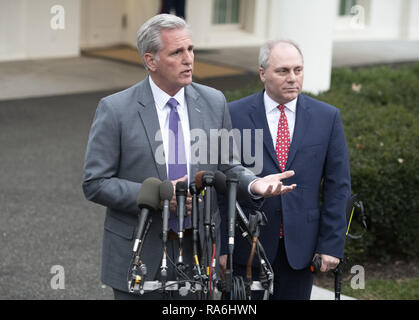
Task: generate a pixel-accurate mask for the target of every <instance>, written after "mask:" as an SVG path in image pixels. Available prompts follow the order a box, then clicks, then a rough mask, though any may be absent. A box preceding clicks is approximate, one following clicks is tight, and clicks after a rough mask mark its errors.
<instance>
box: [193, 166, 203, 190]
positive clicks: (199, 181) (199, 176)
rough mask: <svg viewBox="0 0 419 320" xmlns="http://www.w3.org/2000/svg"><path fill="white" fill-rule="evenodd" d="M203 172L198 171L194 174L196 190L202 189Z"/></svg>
mask: <svg viewBox="0 0 419 320" xmlns="http://www.w3.org/2000/svg"><path fill="white" fill-rule="evenodd" d="M204 173H205V171H199V172H198V173H197V174H196V175H195V184H196V188H197V189H198V190H202V189H203V188H204V187H203V185H202V175H203V174H204Z"/></svg>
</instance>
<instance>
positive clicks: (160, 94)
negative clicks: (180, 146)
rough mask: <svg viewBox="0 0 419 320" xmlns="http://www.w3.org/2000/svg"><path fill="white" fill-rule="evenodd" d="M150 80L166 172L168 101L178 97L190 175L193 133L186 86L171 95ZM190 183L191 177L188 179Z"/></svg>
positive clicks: (167, 158)
mask: <svg viewBox="0 0 419 320" xmlns="http://www.w3.org/2000/svg"><path fill="white" fill-rule="evenodd" d="M148 79H149V81H150V87H151V92H152V93H153V98H154V103H155V104H156V110H157V116H158V118H159V123H160V130H161V132H162V140H163V147H164V157H165V159H166V172H167V174H169V170H168V168H169V166H168V163H169V143H168V141H169V116H170V107H169V106H168V105H167V102H168V101H169V99H170V98H174V99H176V101H177V102H178V103H179V105H178V107H177V111H178V114H179V118H180V122H181V124H182V130H183V139H184V145H185V152H186V163H187V166H186V167H187V170H188V177H189V174H190V159H191V156H190V153H191V141H190V139H191V135H190V129H189V117H188V107H187V105H186V99H185V88H182V89H180V90H179V91H178V92H177V93H176V94H175V95H174V96H173V97H171V96H169V95H168V94H167V93H166V92H164V91H163V90H162V89H160V88H159V87H158V86H157V85H156V84H155V83H154V81H153V79H151V77H148ZM188 185H189V179H188Z"/></svg>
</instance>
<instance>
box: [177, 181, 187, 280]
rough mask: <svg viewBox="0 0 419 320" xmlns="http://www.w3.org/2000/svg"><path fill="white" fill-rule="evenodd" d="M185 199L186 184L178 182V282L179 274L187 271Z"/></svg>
mask: <svg viewBox="0 0 419 320" xmlns="http://www.w3.org/2000/svg"><path fill="white" fill-rule="evenodd" d="M185 197H186V184H185V183H184V182H178V183H177V184H176V201H177V210H176V213H177V215H178V219H179V220H178V223H179V226H178V238H179V257H178V261H177V264H176V269H177V271H178V280H181V279H180V278H179V273H181V274H184V273H185V271H186V266H185V263H184V262H183V233H184V219H185V213H186V210H185Z"/></svg>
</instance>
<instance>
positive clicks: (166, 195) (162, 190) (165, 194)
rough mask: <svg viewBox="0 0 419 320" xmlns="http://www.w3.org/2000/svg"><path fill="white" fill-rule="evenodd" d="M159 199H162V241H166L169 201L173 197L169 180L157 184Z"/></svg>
mask: <svg viewBox="0 0 419 320" xmlns="http://www.w3.org/2000/svg"><path fill="white" fill-rule="evenodd" d="M159 194H160V201H163V212H162V218H163V243H166V242H167V231H168V229H169V214H170V213H169V202H170V200H171V199H172V197H173V185H172V182H170V181H169V180H165V181H163V182H162V183H161V184H160V186H159Z"/></svg>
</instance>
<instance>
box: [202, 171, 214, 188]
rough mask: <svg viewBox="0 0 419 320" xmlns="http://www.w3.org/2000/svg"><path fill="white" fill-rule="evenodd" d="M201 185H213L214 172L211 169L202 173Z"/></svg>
mask: <svg viewBox="0 0 419 320" xmlns="http://www.w3.org/2000/svg"><path fill="white" fill-rule="evenodd" d="M202 185H203V186H204V187H208V186H209V187H212V186H213V185H214V173H213V172H211V171H205V172H204V174H203V175H202Z"/></svg>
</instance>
